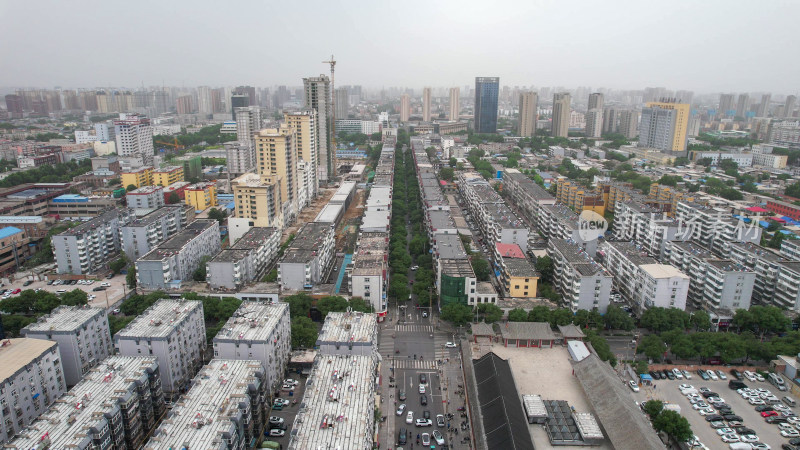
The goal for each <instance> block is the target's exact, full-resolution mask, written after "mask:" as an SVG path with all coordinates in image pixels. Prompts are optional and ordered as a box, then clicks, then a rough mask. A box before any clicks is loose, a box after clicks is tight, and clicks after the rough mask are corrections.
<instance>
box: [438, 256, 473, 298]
mask: <svg viewBox="0 0 800 450" xmlns="http://www.w3.org/2000/svg"><path fill="white" fill-rule="evenodd" d="M436 263H437V268H436V271H437V273H438V274H439V276H438V278H437V279H436V293H437V294H438V295H439V307H440V308H441V307H444V306H446V305H448V304H451V303H457V304H460V305H473V304H474V302H475V298H476V295H475V294H477V278H476V277H475V271H474V270H473V269H472V264H470V263H469V260H468V259H448V258H439V259H438V260H437V261H436Z"/></svg>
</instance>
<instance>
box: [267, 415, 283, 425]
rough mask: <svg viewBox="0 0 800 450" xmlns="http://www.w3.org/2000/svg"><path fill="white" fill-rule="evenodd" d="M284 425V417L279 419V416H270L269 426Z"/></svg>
mask: <svg viewBox="0 0 800 450" xmlns="http://www.w3.org/2000/svg"><path fill="white" fill-rule="evenodd" d="M283 423H284V420H283V418H282V417H278V416H270V418H269V424H270V425H272V424H275V425H282V424H283Z"/></svg>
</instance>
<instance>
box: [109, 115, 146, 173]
mask: <svg viewBox="0 0 800 450" xmlns="http://www.w3.org/2000/svg"><path fill="white" fill-rule="evenodd" d="M114 133H115V135H116V139H117V153H118V154H119V155H120V156H138V157H141V158H142V164H144V165H145V166H152V165H153V152H154V148H153V127H152V126H151V125H150V119H147V118H145V117H143V116H140V115H138V114H120V115H119V119H115V120H114Z"/></svg>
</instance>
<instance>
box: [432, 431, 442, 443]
mask: <svg viewBox="0 0 800 450" xmlns="http://www.w3.org/2000/svg"><path fill="white" fill-rule="evenodd" d="M432 434H433V440H435V441H436V443H437V444H439V445H444V437H442V433H439V430H433V433H432Z"/></svg>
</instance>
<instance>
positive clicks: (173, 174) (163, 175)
mask: <svg viewBox="0 0 800 450" xmlns="http://www.w3.org/2000/svg"><path fill="white" fill-rule="evenodd" d="M179 181H184V179H183V166H169V167H164V168H163V169H158V170H154V171H153V184H157V185H159V186H164V187H167V186H169V185H170V184H172V183H177V182H179Z"/></svg>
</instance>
